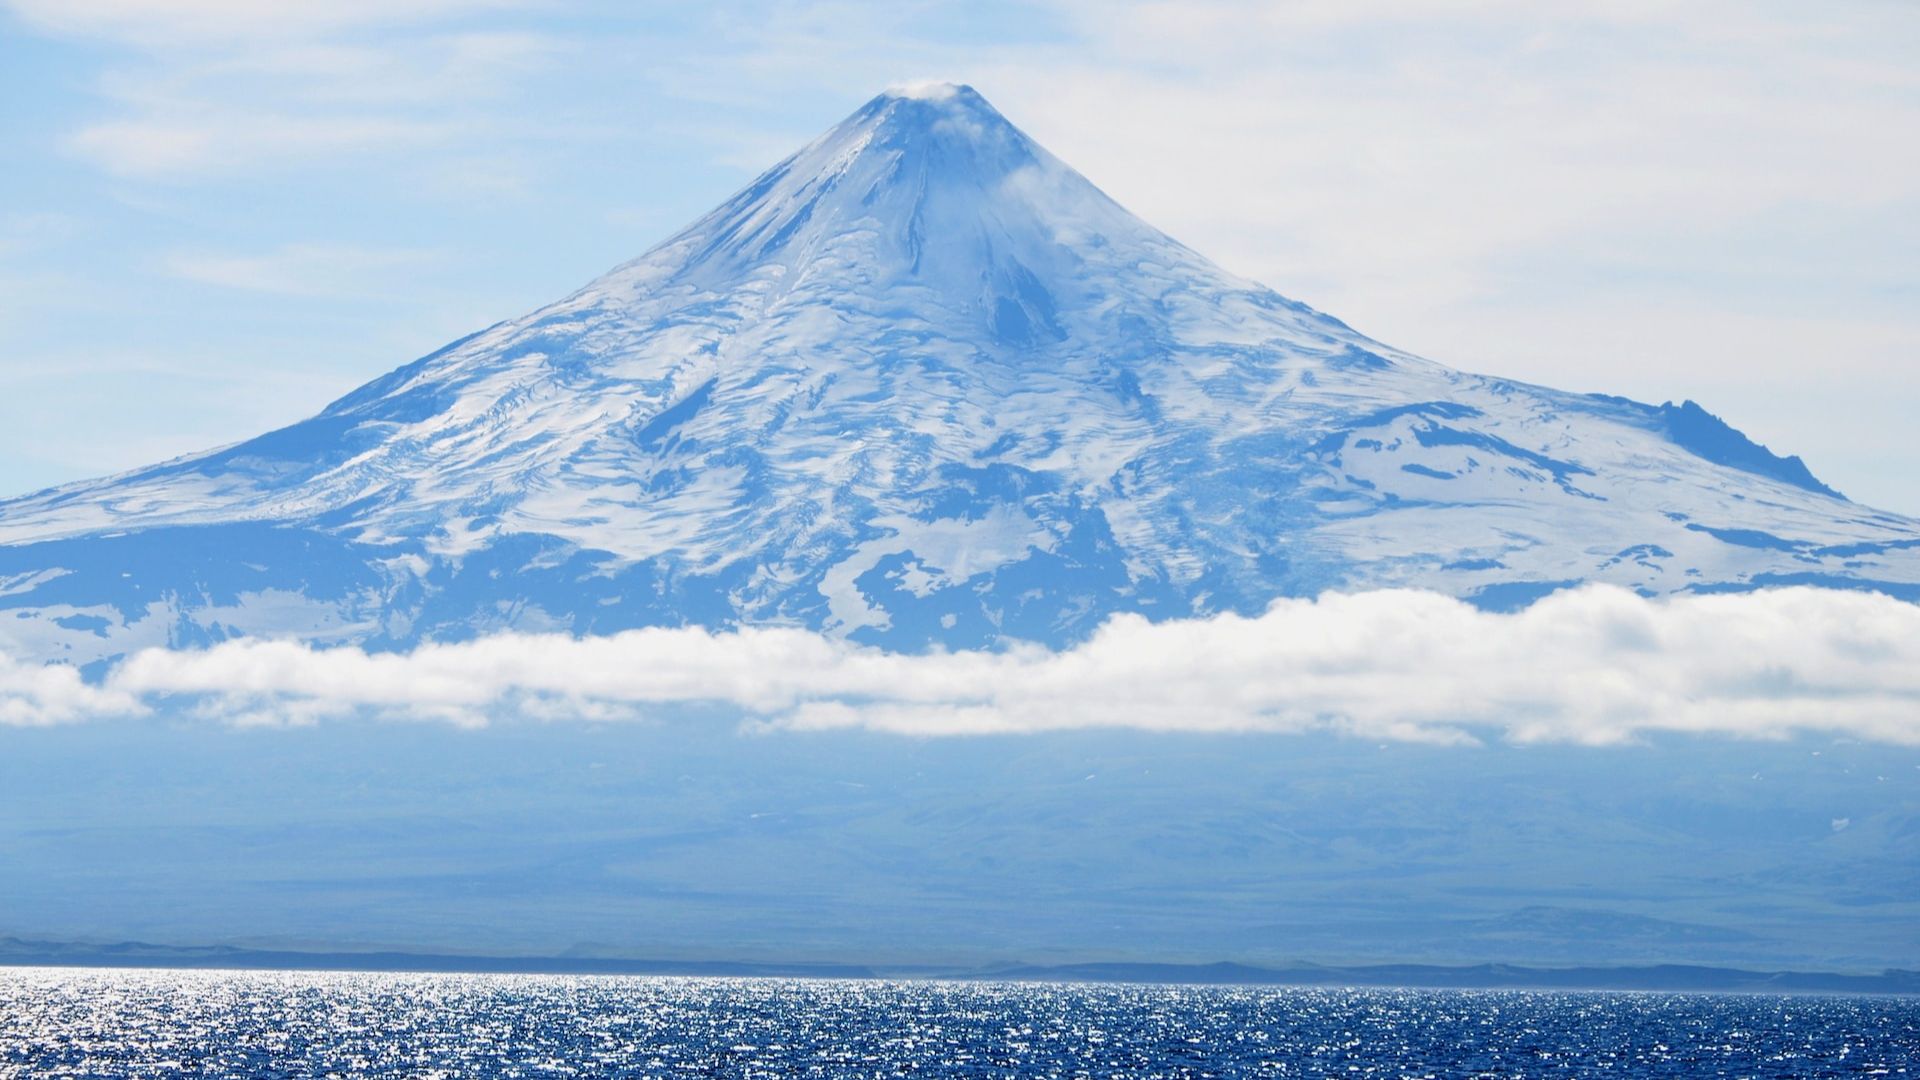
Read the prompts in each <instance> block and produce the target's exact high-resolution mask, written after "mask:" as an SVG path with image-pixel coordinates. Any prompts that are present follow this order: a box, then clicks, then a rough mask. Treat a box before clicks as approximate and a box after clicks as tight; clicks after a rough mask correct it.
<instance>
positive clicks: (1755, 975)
mask: <svg viewBox="0 0 1920 1080" xmlns="http://www.w3.org/2000/svg"><path fill="white" fill-rule="evenodd" d="M0 967H12V968H24V967H67V968H76V969H83V968H94V969H100V968H146V969H155V970H199V971H209V970H240V971H312V972H318V971H339V972H388V973H418V974H448V975H455V974H463V975H464V974H472V975H485V974H496V975H656V976H681V977H711V978H728V977H731V978H811V979H941V980H950V981H962V982H993V981H1003V982H1050V983H1073V982H1083V983H1136V984H1138V983H1147V984H1161V985H1184V986H1274V987H1282V986H1296V987H1326V988H1336V987H1354V988H1362V987H1366V988H1382V989H1385V988H1403V989H1427V990H1617V991H1673V992H1696V993H1776V994H1793V993H1816V994H1817V993H1839V994H1875V995H1898V996H1920V971H1906V970H1901V969H1889V970H1886V971H1883V972H1880V973H1879V974H1846V973H1840V972H1817V971H1753V970H1748V969H1744V968H1728V967H1710V966H1704V965H1693V964H1651V965H1637V966H1615V967H1595V966H1585V967H1532V966H1524V965H1511V964H1474V965H1459V966H1448V965H1440V964H1360V965H1345V966H1331V965H1319V964H1294V965H1290V966H1286V967H1260V966H1256V965H1249V964H1238V963H1231V962H1221V963H1212V964H1171V963H1124V962H1110V963H1084V964H1055V965H1042V964H1004V965H989V966H979V967H962V966H953V965H947V966H941V965H904V964H902V965H894V964H871V965H869V964H812V963H777V962H745V961H689V960H648V959H626V958H601V957H569V956H462V955H457V954H445V953H414V952H398V951H380V952H303V951H298V950H275V949H243V948H235V947H231V946H202V947H179V946H167V945H150V944H146V943H142V942H122V943H118V944H113V945H85V944H78V943H70V942H49V941H27V940H22V939H19V938H11V937H0Z"/></svg>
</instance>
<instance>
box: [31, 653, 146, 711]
mask: <svg viewBox="0 0 1920 1080" xmlns="http://www.w3.org/2000/svg"><path fill="white" fill-rule="evenodd" d="M142 711H144V708H143V706H142V705H141V704H140V701H139V700H138V698H137V697H135V696H134V695H133V694H130V693H128V692H126V691H124V690H119V689H114V688H103V687H100V686H96V685H90V684H88V683H87V682H86V681H85V680H84V679H82V678H81V677H80V672H79V671H78V670H76V669H75V668H73V667H70V666H68V665H65V664H44V665H43V664H36V663H22V662H20V661H16V660H14V659H12V658H11V657H8V656H5V655H0V727H44V726H48V725H52V724H70V723H75V722H78V721H81V720H86V719H91V718H94V717H100V716H125V715H132V714H136V713H139V712H142Z"/></svg>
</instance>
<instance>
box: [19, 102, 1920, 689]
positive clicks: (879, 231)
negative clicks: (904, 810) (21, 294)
mask: <svg viewBox="0 0 1920 1080" xmlns="http://www.w3.org/2000/svg"><path fill="white" fill-rule="evenodd" d="M0 545H4V546H0V606H4V607H6V608H10V609H12V610H11V612H10V613H9V614H10V616H11V617H7V618H3V619H0V626H4V627H5V629H4V630H0V648H6V649H7V650H8V651H11V652H13V653H14V654H15V655H32V656H39V657H43V658H45V659H71V660H75V661H80V662H86V661H90V660H96V659H99V658H102V657H106V656H111V655H115V654H118V653H122V652H125V651H126V650H128V649H130V648H134V647H139V646H143V645H151V644H167V643H171V644H194V643H201V642H206V641H210V640H217V639H220V638H223V637H227V636H231V635H235V634H269V635H288V636H296V637H300V638H305V639H308V640H313V641H319V642H335V641H356V642H361V643H366V644H371V645H375V646H389V645H404V644H409V643H412V642H415V641H419V640H425V639H444V638H458V637H466V636H471V635H473V634H476V633H483V632H486V631H489V630H495V629H501V628H508V627H513V628H519V629H541V630H544V629H568V630H572V631H574V632H579V633H595V632H605V631H611V630H617V629H624V628H627V627H632V626H639V625H652V624H680V623H699V624H705V625H713V626H724V625H731V624H737V623H787V624H797V625H804V626H808V627H814V628H818V629H822V630H825V631H827V632H829V633H834V634H843V635H850V636H852V637H854V638H856V639H857V640H864V641H872V642H877V643H882V644H886V645H890V646H898V647H909V648H916V647H922V646H925V645H928V644H933V643H938V644H942V645H947V646H953V647H965V646H976V645H982V644H990V643H993V642H996V641H1000V640H1005V639H1011V638H1019V639H1032V640H1040V641H1046V642H1053V643H1058V642H1062V641H1068V640H1073V639H1076V638H1078V637H1080V636H1083V635H1084V634H1086V633H1087V632H1089V631H1090V630H1091V629H1092V628H1093V627H1094V626H1096V625H1098V623H1099V622H1101V621H1102V620H1103V619H1105V618H1106V617H1108V616H1109V615H1111V614H1113V613H1115V612H1120V611H1139V612H1144V613H1147V614H1148V615H1150V616H1152V617H1156V618H1158V617H1173V616H1185V615H1193V614H1204V613H1208V612H1214V611H1221V610H1238V611H1253V610H1259V609H1261V608H1263V607H1265V606H1266V605H1267V604H1268V603H1269V602H1270V601H1272V600H1273V599H1274V598H1276V597H1279V596H1283V595H1301V594H1312V593H1317V592H1319V591H1322V590H1325V589H1329V588H1360V587H1372V586H1388V585H1414V586H1422V587H1427V588H1433V589H1438V590H1442V591H1445V592H1449V593H1453V594H1456V595H1462V596H1468V597H1473V598H1476V599H1478V600H1480V601H1481V602H1483V603H1487V604H1511V603H1517V602H1522V601H1524V600H1525V599H1527V598H1529V597H1531V596H1534V595H1538V594H1540V593H1542V592H1544V591H1547V590H1550V589H1552V588H1554V587H1556V586H1558V585H1561V584H1564V583H1571V582H1581V581H1608V582H1614V583H1619V584H1622V585H1626V586H1630V587H1633V588H1636V589H1640V590H1643V591H1649V592H1654V593H1665V592H1674V591H1680V590H1689V589H1696V590H1697V589H1722V588H1752V587H1757V586H1761V585H1766V584H1771V583H1786V582H1795V581H1805V582H1816V583H1823V584H1846V585H1857V586H1861V587H1869V588H1881V589H1886V590H1889V591H1893V592H1897V593H1907V594H1920V522H1916V521H1914V520H1912V519H1907V518H1903V517H1899V516H1896V515H1892V514H1886V513H1880V512H1877V511H1873V510H1870V509H1866V508H1864V507H1861V506H1858V505H1855V504H1853V503H1851V502H1848V501H1846V500H1845V499H1844V498H1842V497H1840V496H1839V495H1838V494H1837V493H1835V492H1834V491H1832V490H1830V489H1828V488H1827V487H1825V486H1824V485H1822V484H1821V483H1820V482H1819V481H1817V480H1816V479H1815V478H1814V477H1813V476H1812V474H1810V473H1809V472H1808V470H1807V469H1806V468H1805V467H1804V466H1803V465H1802V464H1801V463H1800V461H1799V460H1798V459H1796V458H1780V457H1776V456H1775V455H1773V454H1772V453H1770V452H1768V451H1767V450H1766V449H1765V448H1763V447H1759V446H1756V445H1755V444H1753V443H1751V442H1750V441H1748V440H1747V439H1746V438H1745V437H1743V436H1741V435H1740V434H1739V433H1738V432H1736V431H1734V430H1733V429H1731V428H1729V427H1727V426H1726V425H1724V424H1722V423H1721V422H1720V421H1719V420H1717V419H1716V418H1714V417H1713V416H1711V415H1709V414H1708V413H1706V412H1704V411H1703V410H1701V409H1700V408H1699V407H1697V406H1695V405H1693V404H1692V403H1687V404H1685V405H1681V406H1677V407H1676V406H1672V405H1663V406H1658V407H1654V406H1649V405H1642V404H1639V403H1635V402H1632V401H1627V400H1624V399H1620V398H1610V397H1598V396H1592V395H1580V394H1570V393H1562V392H1559V391H1554V390H1548V389H1544V388H1541V387H1535V386H1528V385H1524V384H1519V383H1514V382H1511V381H1507V380H1502V379H1490V378H1484V377H1481V376H1475V375H1468V374H1463V373H1460V372H1457V371H1453V370H1451V369H1448V368H1446V367H1442V366H1440V365H1438V364H1434V363H1431V362H1429V361H1425V360H1422V359H1419V358H1418V357H1415V356H1411V355H1408V354H1406V353H1403V352H1400V351H1398V350H1395V349H1392V348H1389V347H1387V346H1384V345H1381V344H1379V343H1378V342H1375V341H1372V340H1370V339H1368V338H1367V337H1365V336H1363V335H1361V334H1359V333H1356V332H1355V331H1353V330H1352V329H1350V328H1348V327H1347V326H1346V325H1344V324H1343V323H1341V322H1339V321H1338V320H1336V319H1333V318H1331V317H1329V316H1326V315H1323V314H1321V313H1319V312H1317V311H1314V310H1312V309H1311V308H1308V307H1306V306H1304V305H1301V304H1298V303H1295V302H1293V301H1290V300H1288V299H1285V298H1284V297H1282V296H1280V295H1279V294H1277V293H1275V292H1273V291H1272V290H1270V289H1267V288H1265V287H1264V286H1261V285H1258V284H1256V283H1254V282H1251V281H1247V280H1245V279H1242V278H1238V277H1235V276H1233V275H1232V274H1229V273H1227V272H1225V271H1223V270H1221V269H1220V268H1219V267H1216V266H1214V265H1213V264H1212V263H1210V262H1208V261H1207V260H1206V259H1204V258H1202V257H1201V256H1200V255H1198V254H1196V253H1194V252H1193V251H1191V250H1189V249H1187V248H1186V247H1184V246H1182V245H1181V244H1179V243H1178V242H1176V241H1174V240H1172V239H1171V238H1169V237H1167V236H1166V235H1164V234H1162V233H1160V232H1159V231H1157V230H1155V229H1154V228H1152V227H1151V226H1149V225H1147V224H1146V223H1145V222H1142V221H1141V220H1139V219H1138V218H1136V217H1134V216H1133V215H1131V214H1129V213H1128V212H1127V211H1126V210H1124V209H1123V208H1121V207H1120V206H1119V205H1117V204H1115V203H1114V202H1113V201H1112V200H1111V199H1109V198H1107V197H1106V196H1105V195H1104V194H1102V193H1101V192H1100V191H1099V189H1097V188H1096V187H1094V186H1093V185H1092V184H1091V183H1089V182H1088V181H1087V180H1086V179H1085V178H1084V177H1082V176H1080V175H1079V174H1078V173H1076V172H1074V171H1073V170H1072V169H1070V168H1068V167H1067V166H1066V165H1064V164H1062V163H1061V162H1060V161H1059V160H1058V159H1056V158H1054V157H1053V156H1052V155H1051V154H1049V153H1047V151H1046V150H1044V149H1043V148H1041V147H1040V146H1038V145H1037V144H1035V143H1034V142H1033V141H1032V140H1031V139H1029V138H1028V137H1027V136H1026V135H1024V134H1023V133H1021V132H1020V131H1019V130H1018V129H1016V128H1014V127H1013V126H1012V125H1011V124H1009V123H1008V122H1007V121H1006V120H1005V119H1004V118H1003V117H1001V116H1000V115H999V114H998V113H997V112H995V111H994V110H993V108H992V107H991V106H989V105H988V104H987V103H986V101H985V100H983V99H982V98H981V97H980V96H979V95H978V94H976V93H975V92H974V91H973V90H971V89H969V88H967V87H962V86H945V85H941V86H930V87H924V86H923V87H916V88H913V89H910V90H903V91H898V92H890V93H887V94H883V95H881V96H879V97H877V98H875V99H873V100H872V101H870V102H868V103H867V104H866V105H865V106H863V107H862V108H861V109H860V110H859V111H858V112H856V113H854V114H853V115H852V116H850V117H848V118H847V119H846V120H845V121H843V122H841V123H840V124H839V125H837V126H836V127H834V128H833V129H832V130H830V131H828V132H827V133H826V134H824V135H822V136H821V137H820V138H818V139H816V140H814V141H813V142H812V143H810V144H809V145H807V146H806V147H804V148H803V149H801V150H800V151H799V152H798V153H796V154H795V155H793V156H792V157H790V158H788V159H787V160H785V161H783V162H781V163H780V164H778V165H776V166H774V167H773V168H772V169H771V170H769V171H768V172H767V173H765V174H764V175H762V176H761V177H760V178H758V179H757V180H755V181H754V182H753V183H752V184H751V185H750V186H749V187H747V188H746V189H745V190H744V191H742V192H740V193H739V194H737V195H735V196H734V197H732V198H731V199H729V200H727V201H726V202H725V203H724V204H722V205H721V206H720V207H719V208H718V209H716V210H714V211H713V212H712V213H710V214H708V215H707V216H705V217H704V218H702V219H700V220H699V221H697V222H695V223H694V224H693V225H691V226H689V227H688V228H687V229H685V230H684V231H682V232H680V233H679V234H677V235H675V236H673V237H672V238H670V239H668V240H667V241H666V242H664V243H662V244H661V245H660V246H658V247H656V248H654V249H653V250H652V251H650V252H648V253H646V254H645V255H643V256H641V257H640V258H639V259H636V260H635V261H633V262H631V263H628V264H626V265H624V266H621V267H618V268H616V269H615V270H613V271H612V272H610V273H608V274H607V275H605V276H604V277H601V278H600V279H598V280H597V281H594V282H593V283H591V284H589V285H588V286H587V287H585V288H583V289H581V290H580V291H579V292H577V293H575V294H574V295H572V296H569V297H567V298H565V299H563V300H561V301H559V302H558V303H555V304H553V305H550V306H548V307H545V308H542V309H540V310H538V311H535V312H533V313H532V314H529V315H526V316H524V317H522V318H519V319H515V320H512V321H509V322H504V323H500V324H498V325H496V326H493V327H491V328H489V329H486V330H483V331H481V332H480V333H477V334H475V335H473V336H471V337H468V338H465V339H462V340H460V341H458V342H455V343H453V344H452V345H449V346H447V347H446V348H444V349H442V350H440V351H439V352H436V353H434V354H432V355H430V356H427V357H425V358H424V359H421V360H418V361H415V362H414V363H412V364H409V365H407V366H405V367H403V368H400V369H399V370H397V371H394V372H393V373H391V374H389V375H387V376H384V377H382V378H380V379H378V380H375V381H374V382H372V383H369V384H367V385H366V386H363V387H361V388H360V389H358V390H356V391H354V392H353V393H351V394H349V395H347V396H346V397H344V398H342V399H340V400H339V401H337V402H335V403H333V404H332V405H330V406H328V407H327V408H326V409H325V410H323V411H322V412H320V413H319V414H318V415H317V416H315V417H313V418H312V419H310V420H306V421H303V422H301V423H299V424H295V425H293V426H291V427H288V428H285V429H282V430H280V431H276V432H272V433H270V434H267V435H263V436H261V437H259V438H256V439H253V440H251V441H248V442H244V443H240V444H237V445H234V446H229V447H226V448H223V449H219V450H215V451H211V452H209V453H205V454H200V455H195V456H191V457H187V458H181V459H178V460H175V461H171V462H167V463H164V464H161V465H157V466H153V467H151V468H147V469H142V470H138V471H135V472H131V473H126V474H123V475H120V476H115V477H110V478H107V479H104V480H98V481H92V482H87V483H81V484H75V485H71V486H68V487H63V488H56V489H53V490H49V491H44V492H39V493H36V494H33V495H29V496H25V497H23V498H17V499H13V500H11V501H8V502H5V503H0Z"/></svg>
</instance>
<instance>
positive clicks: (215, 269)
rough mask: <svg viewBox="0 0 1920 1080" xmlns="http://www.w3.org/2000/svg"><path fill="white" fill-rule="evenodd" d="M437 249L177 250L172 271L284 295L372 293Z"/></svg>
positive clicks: (425, 261) (169, 264)
mask: <svg viewBox="0 0 1920 1080" xmlns="http://www.w3.org/2000/svg"><path fill="white" fill-rule="evenodd" d="M438 258H439V255H438V254H437V253H436V252H433V251H426V250H420V249H412V248H364V247H350V246H342V245H330V244H288V245H286V246H283V247H280V248H278V249H276V250H274V251H270V252H266V253H264V254H259V255H230V254H229V255H221V254H212V253H206V252H175V253H174V254H172V255H169V256H168V257H167V258H166V260H165V262H166V267H167V270H168V272H169V273H171V274H172V275H173V276H175V277H178V278H183V279H185V280H188V281H197V282H200V283H202V284H206V285H219V286H222V287H223V288H229V289H241V290H245V291H249V292H266V293H277V294H280V295H284V296H330V297H355V296H358V297H371V296H377V295H380V293H381V291H382V289H383V287H384V286H385V285H387V284H390V283H391V280H392V278H393V277H394V276H395V275H396V274H398V273H401V272H403V271H407V270H413V269H418V268H420V267H422V266H425V265H430V264H432V263H433V262H434V261H435V260H437V259H438Z"/></svg>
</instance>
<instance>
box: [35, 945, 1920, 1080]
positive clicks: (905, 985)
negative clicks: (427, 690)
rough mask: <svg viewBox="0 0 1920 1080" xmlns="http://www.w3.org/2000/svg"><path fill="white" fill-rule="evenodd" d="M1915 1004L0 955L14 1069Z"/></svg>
mask: <svg viewBox="0 0 1920 1080" xmlns="http://www.w3.org/2000/svg"><path fill="white" fill-rule="evenodd" d="M1916 1071H1920V1000H1916V999H1913V998H1896V997H1839V996H1800V995H1735V994H1682V993H1623V992H1600V991H1594V992H1578V991H1575V992H1565V991H1552V992H1547V991H1505V990H1476V991H1448V990H1383V989H1364V990H1361V989H1356V990H1330V989H1290V988H1274V987H1202V986H1150V985H1127V984H1043V983H978V982H934V981H927V982H918V981H879V980H827V979H817V980H816V979H760V978H742V979H734V978H678V977H641V976H543V975H444V974H432V975H427V974H391V973H380V974H372V973H352V972H270V971H162V970H107V969H71V968H69V969H61V968H5V969H0V1076H4V1077H8V1078H13V1077H43V1076H46V1077H62V1076H72V1077H367V1076H371V1077H403V1076H404V1077H526V1078H533V1077H600V1076H606V1077H628V1076H631V1077H643V1076H725V1077H732V1076H738V1077H786V1076H795V1077H842V1076H845V1077H892V1076H955V1077H962V1076H964V1077H1015V1076H1019V1077H1027V1076H1038V1077H1114V1076H1125V1077H1204V1076H1219V1077H1237V1076H1273V1077H1296V1076H1297V1077H1332V1076H1340V1077H1396V1078H1398V1077H1436V1078H1438V1077H1449V1078H1451V1077H1535V1076H1538V1077H1558V1076H1608V1077H1664V1076H1675V1077H1678V1076H1687V1077H1693V1076H1715V1077H1717V1076H1726V1077H1824V1076H1896V1077H1898V1076H1911V1075H1914V1074H1915V1073H1916Z"/></svg>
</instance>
